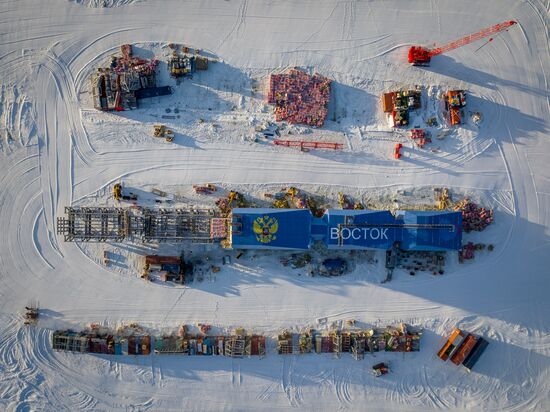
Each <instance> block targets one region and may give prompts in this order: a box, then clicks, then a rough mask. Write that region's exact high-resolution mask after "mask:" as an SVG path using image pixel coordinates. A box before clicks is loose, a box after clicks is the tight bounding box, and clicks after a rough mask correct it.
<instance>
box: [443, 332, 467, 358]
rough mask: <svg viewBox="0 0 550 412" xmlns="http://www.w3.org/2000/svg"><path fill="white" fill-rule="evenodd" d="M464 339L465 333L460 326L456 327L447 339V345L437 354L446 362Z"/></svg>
mask: <svg viewBox="0 0 550 412" xmlns="http://www.w3.org/2000/svg"><path fill="white" fill-rule="evenodd" d="M463 341H464V333H463V332H462V331H461V330H460V329H458V328H457V329H455V330H454V331H453V333H452V334H451V336H450V337H449V339H447V342H445V345H443V347H442V348H441V349H440V350H439V352H438V353H437V356H438V357H439V358H440V359H441V360H442V361H444V362H445V361H446V360H447V359H449V357H451V356H453V354H454V353H455V352H456V350H457V349H458V348H459V347H460V345H461V344H462V342H463Z"/></svg>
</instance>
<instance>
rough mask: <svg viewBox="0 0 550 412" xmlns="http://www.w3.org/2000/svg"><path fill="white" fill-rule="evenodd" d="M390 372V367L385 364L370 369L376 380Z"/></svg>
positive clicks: (381, 363) (378, 364)
mask: <svg viewBox="0 0 550 412" xmlns="http://www.w3.org/2000/svg"><path fill="white" fill-rule="evenodd" d="M389 371H390V366H389V364H387V363H384V362H380V363H377V364H376V365H374V366H373V367H372V373H373V374H374V376H376V377H377V378H378V377H379V376H382V375H386V374H387V373H388V372H389Z"/></svg>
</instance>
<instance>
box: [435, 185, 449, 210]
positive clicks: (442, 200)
mask: <svg viewBox="0 0 550 412" xmlns="http://www.w3.org/2000/svg"><path fill="white" fill-rule="evenodd" d="M436 204H437V209H438V210H445V209H448V208H450V207H451V198H450V196H449V189H447V188H446V187H444V188H443V189H441V190H439V191H438V192H437V197H436Z"/></svg>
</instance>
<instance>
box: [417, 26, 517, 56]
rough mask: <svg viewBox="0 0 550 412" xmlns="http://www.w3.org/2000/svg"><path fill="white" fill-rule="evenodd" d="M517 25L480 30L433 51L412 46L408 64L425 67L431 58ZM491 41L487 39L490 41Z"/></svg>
mask: <svg viewBox="0 0 550 412" xmlns="http://www.w3.org/2000/svg"><path fill="white" fill-rule="evenodd" d="M514 24H517V22H516V21H514V20H509V21H505V22H503V23H499V24H495V25H494V26H491V27H487V28H486V29H483V30H480V31H478V32H477V33H474V34H469V35H468V36H465V37H463V38H461V39H458V40H455V41H453V42H451V43H448V44H446V45H444V46H441V47H436V48H435V49H432V50H430V49H427V48H425V47H422V46H412V47H411V48H410V49H409V63H411V64H412V65H413V66H427V65H428V64H429V63H430V59H431V58H432V57H433V56H436V55H438V54H442V53H445V52H448V51H450V50H454V49H456V48H458V47H462V46H465V45H466V44H470V43H472V42H474V41H476V40H480V39H483V38H484V37H487V36H490V35H491V34H495V33H498V32H500V31H502V30H506V29H507V28H508V27H510V26H513V25H514ZM492 40H493V39H492V38H491V39H489V41H492Z"/></svg>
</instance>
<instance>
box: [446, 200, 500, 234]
mask: <svg viewBox="0 0 550 412" xmlns="http://www.w3.org/2000/svg"><path fill="white" fill-rule="evenodd" d="M455 210H457V211H458V210H460V211H462V229H463V230H464V231H465V232H466V233H468V232H471V231H472V230H475V231H477V232H481V231H482V230H483V229H485V228H486V227H487V226H489V225H490V224H491V223H493V210H492V209H485V208H484V207H480V206H478V205H477V204H475V203H474V202H472V201H471V200H470V199H468V198H466V199H464V200H462V201H460V202H458V203H457V204H456V205H455Z"/></svg>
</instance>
